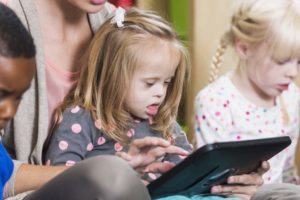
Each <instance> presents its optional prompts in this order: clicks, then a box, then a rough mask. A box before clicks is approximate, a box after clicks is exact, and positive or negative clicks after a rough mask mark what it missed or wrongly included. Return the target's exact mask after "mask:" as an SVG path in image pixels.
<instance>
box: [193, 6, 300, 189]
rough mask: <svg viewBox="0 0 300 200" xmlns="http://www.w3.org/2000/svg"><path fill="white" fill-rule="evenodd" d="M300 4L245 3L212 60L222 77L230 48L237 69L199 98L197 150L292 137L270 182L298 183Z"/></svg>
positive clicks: (273, 163) (267, 177) (276, 162)
mask: <svg viewBox="0 0 300 200" xmlns="http://www.w3.org/2000/svg"><path fill="white" fill-rule="evenodd" d="M299 10H300V2H299V1H296V0H276V1H272V2H270V1H268V0H243V1H240V3H239V4H238V5H237V7H236V10H235V11H234V13H233V16H232V18H231V24H230V29H229V30H228V31H227V32H226V33H225V34H224V36H223V37H222V39H221V43H220V46H219V48H218V50H217V53H216V56H215V57H214V59H213V61H214V62H213V64H212V73H211V80H215V78H216V76H217V71H218V67H219V65H220V60H221V57H222V55H223V52H224V51H225V49H226V47H227V46H228V45H230V46H232V47H233V48H234V49H235V51H236V53H237V55H238V57H239V63H238V66H237V68H236V69H235V70H234V71H232V72H229V73H228V74H226V75H224V76H222V77H220V78H219V79H218V80H216V81H214V82H213V83H212V84H210V85H208V86H207V87H206V88H204V89H203V90H202V91H200V92H199V93H198V95H197V97H196V99H195V132H196V137H197V142H198V147H200V146H202V145H204V144H206V143H213V142H217V141H231V140H233V141H234V140H236V141H239V140H249V139H257V138H266V137H276V136H283V135H287V136H290V137H291V139H292V144H291V145H290V147H288V148H287V149H286V150H285V151H283V152H282V153H280V154H278V155H277V156H275V157H274V158H272V159H271V160H270V164H271V169H270V170H269V172H267V173H266V174H265V175H264V180H265V183H281V182H292V183H299V178H298V175H297V172H296V171H295V168H294V166H295V163H294V161H295V151H296V144H297V140H298V133H299V111H300V110H299V89H298V87H297V86H296V85H295V84H294V83H293V80H294V79H295V78H296V76H297V74H298V71H299V67H300V64H299V63H300V37H299V33H300V12H299Z"/></svg>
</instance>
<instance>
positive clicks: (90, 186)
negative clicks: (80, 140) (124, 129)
mask: <svg viewBox="0 0 300 200" xmlns="http://www.w3.org/2000/svg"><path fill="white" fill-rule="evenodd" d="M25 199H26V200H100V199H101V200H102V199H103V200H129V199H130V200H144V199H145V200H147V199H150V197H149V194H148V192H147V189H146V187H145V186H144V185H143V184H142V182H141V181H140V179H139V177H138V176H137V175H136V173H135V172H134V171H133V170H132V169H131V168H130V166H129V165H128V164H127V163H126V162H125V161H123V160H121V159H120V158H118V157H115V156H97V157H93V158H90V159H87V160H85V161H83V162H81V163H79V164H77V165H75V166H73V167H71V168H70V169H68V170H66V171H65V172H63V173H61V174H60V175H58V176H57V177H55V178H53V179H52V180H51V181H49V183H47V184H46V185H44V186H43V187H42V188H41V189H39V190H37V191H35V192H33V193H31V194H30V195H29V196H27V197H26V198H25Z"/></svg>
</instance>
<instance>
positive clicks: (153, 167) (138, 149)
mask: <svg viewBox="0 0 300 200" xmlns="http://www.w3.org/2000/svg"><path fill="white" fill-rule="evenodd" d="M166 154H177V155H180V156H187V155H188V154H189V152H187V151H185V150H184V149H182V148H179V147H176V146H173V145H171V144H170V142H169V141H167V140H164V139H162V138H157V137H145V138H142V139H136V140H134V141H133V142H132V143H131V144H130V147H129V150H128V153H125V152H117V153H116V155H117V156H119V157H121V158H123V159H125V160H126V161H128V163H129V164H130V165H131V167H132V168H134V169H135V170H136V171H138V172H150V171H151V172H162V173H163V172H166V171H168V170H169V169H170V168H172V167H173V166H174V164H172V163H167V162H160V160H159V159H160V158H163V157H164V156H165V155H166Z"/></svg>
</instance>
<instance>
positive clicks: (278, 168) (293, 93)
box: [194, 74, 299, 183]
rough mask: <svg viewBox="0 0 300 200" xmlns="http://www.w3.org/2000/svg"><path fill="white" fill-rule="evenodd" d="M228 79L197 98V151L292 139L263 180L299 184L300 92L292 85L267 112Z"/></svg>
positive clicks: (214, 85) (219, 82)
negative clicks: (226, 144)
mask: <svg viewBox="0 0 300 200" xmlns="http://www.w3.org/2000/svg"><path fill="white" fill-rule="evenodd" d="M229 75H230V74H227V75H225V76H222V77H220V78H219V79H218V80H217V81H215V82H214V83H212V84H210V85H208V86H207V87H206V88H204V89H203V90H202V91H200V92H199V93H198V95H197V96H196V99H195V115H194V121H195V123H194V124H195V133H196V138H197V145H198V147H200V146H203V145H204V144H207V143H213V142H219V141H239V140H250V139H258V138H268V137H276V136H285V135H287V136H290V137H291V139H292V144H291V145H290V146H289V147H288V148H286V149H285V150H283V151H282V152H281V153H279V154H278V155H276V156H275V157H273V158H272V159H271V160H270V161H269V162H270V165H271V169H270V170H269V171H268V172H267V173H266V174H265V175H264V180H265V182H266V183H280V182H282V181H284V182H298V183H299V178H298V176H297V172H296V171H295V165H294V162H295V151H296V144H297V140H298V133H299V89H298V88H297V86H296V85H295V84H290V86H289V89H288V90H287V91H285V92H283V93H282V94H281V95H280V96H279V97H277V99H276V105H275V106H274V107H272V108H268V109H266V108H261V107H258V106H256V105H255V104H253V103H251V102H250V101H249V100H248V99H246V98H245V97H244V96H242V94H241V93H240V92H239V91H238V90H237V89H236V87H235V86H234V85H233V84H232V82H231V80H230V78H229ZM287 119H288V120H287ZM283 179H285V180H283Z"/></svg>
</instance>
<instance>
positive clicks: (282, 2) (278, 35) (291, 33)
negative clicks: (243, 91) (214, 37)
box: [210, 0, 300, 82]
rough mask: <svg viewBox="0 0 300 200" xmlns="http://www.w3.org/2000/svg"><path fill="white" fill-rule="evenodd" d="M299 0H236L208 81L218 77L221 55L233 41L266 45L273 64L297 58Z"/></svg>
mask: <svg viewBox="0 0 300 200" xmlns="http://www.w3.org/2000/svg"><path fill="white" fill-rule="evenodd" d="M299 33H300V1H299V0H274V1H270V0H238V2H237V4H236V7H235V9H234V12H233V15H232V18H231V24H230V28H229V30H228V31H227V32H226V33H225V34H224V35H223V37H222V38H221V40H220V45H219V46H218V47H217V50H216V54H215V56H214V57H213V59H212V64H211V69H210V82H212V81H214V80H215V79H216V78H217V77H218V71H219V68H220V64H221V61H222V56H223V54H224V52H225V50H226V48H227V46H228V45H230V46H234V44H235V42H236V41H237V40H241V41H244V42H246V43H248V44H250V45H253V46H254V45H259V44H261V43H263V42H266V43H267V44H268V47H269V52H268V53H270V55H271V57H272V58H273V59H274V60H276V61H279V62H280V61H286V60H289V59H299V57H300V37H299V35H298V34H299Z"/></svg>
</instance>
